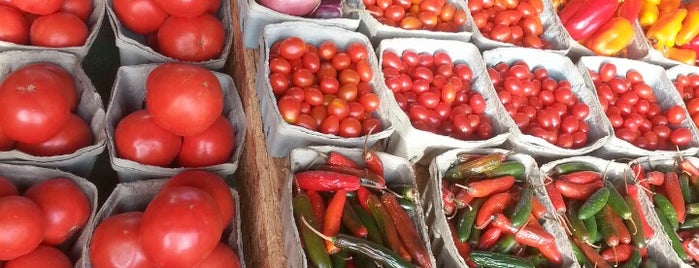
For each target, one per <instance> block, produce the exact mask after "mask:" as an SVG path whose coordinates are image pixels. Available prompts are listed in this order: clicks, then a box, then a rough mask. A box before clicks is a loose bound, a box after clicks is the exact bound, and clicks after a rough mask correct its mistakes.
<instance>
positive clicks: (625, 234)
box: [609, 208, 631, 244]
mask: <svg viewBox="0 0 699 268" xmlns="http://www.w3.org/2000/svg"><path fill="white" fill-rule="evenodd" d="M609 210H611V212H612V215H611V217H610V219H611V224H612V225H614V226H615V227H616V228H615V229H616V231H617V236H618V237H619V242H620V243H622V244H630V243H631V232H629V229H627V228H626V225H624V220H622V219H621V218H619V216H617V215H616V213H614V210H612V209H611V208H609Z"/></svg>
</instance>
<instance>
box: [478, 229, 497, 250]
mask: <svg viewBox="0 0 699 268" xmlns="http://www.w3.org/2000/svg"><path fill="white" fill-rule="evenodd" d="M500 235H502V230H500V228H496V227H495V226H491V227H490V228H488V229H486V230H485V231H484V232H483V234H481V237H480V239H479V240H478V244H477V246H476V247H477V248H478V249H482V250H487V249H490V248H492V247H493V246H495V243H497V242H498V239H500Z"/></svg>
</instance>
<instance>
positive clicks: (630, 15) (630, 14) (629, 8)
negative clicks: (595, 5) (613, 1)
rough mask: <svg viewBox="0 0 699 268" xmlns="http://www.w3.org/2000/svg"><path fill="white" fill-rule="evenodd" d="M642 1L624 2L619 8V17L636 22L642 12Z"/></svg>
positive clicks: (631, 0) (627, 0)
mask: <svg viewBox="0 0 699 268" xmlns="http://www.w3.org/2000/svg"><path fill="white" fill-rule="evenodd" d="M641 2H642V0H624V1H623V2H621V4H619V7H618V8H617V16H619V17H623V18H625V19H627V20H629V21H636V19H638V13H640V12H641Z"/></svg>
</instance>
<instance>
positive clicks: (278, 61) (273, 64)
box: [269, 57, 291, 75]
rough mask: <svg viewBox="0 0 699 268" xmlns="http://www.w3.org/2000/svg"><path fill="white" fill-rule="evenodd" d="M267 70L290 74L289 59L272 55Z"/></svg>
mask: <svg viewBox="0 0 699 268" xmlns="http://www.w3.org/2000/svg"><path fill="white" fill-rule="evenodd" d="M269 71H270V72H272V74H274V73H280V74H285V75H286V74H290V73H291V64H289V61H288V60H286V59H284V58H282V57H274V58H270V59H269Z"/></svg>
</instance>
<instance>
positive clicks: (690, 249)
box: [682, 238, 699, 262]
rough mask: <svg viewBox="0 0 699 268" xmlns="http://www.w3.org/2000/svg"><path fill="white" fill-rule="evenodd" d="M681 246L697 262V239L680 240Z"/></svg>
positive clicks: (698, 254)
mask: <svg viewBox="0 0 699 268" xmlns="http://www.w3.org/2000/svg"><path fill="white" fill-rule="evenodd" d="M682 248H684V251H685V252H687V256H689V257H691V258H692V260H694V261H695V262H699V240H697V239H696V238H693V239H687V240H684V241H682Z"/></svg>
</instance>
